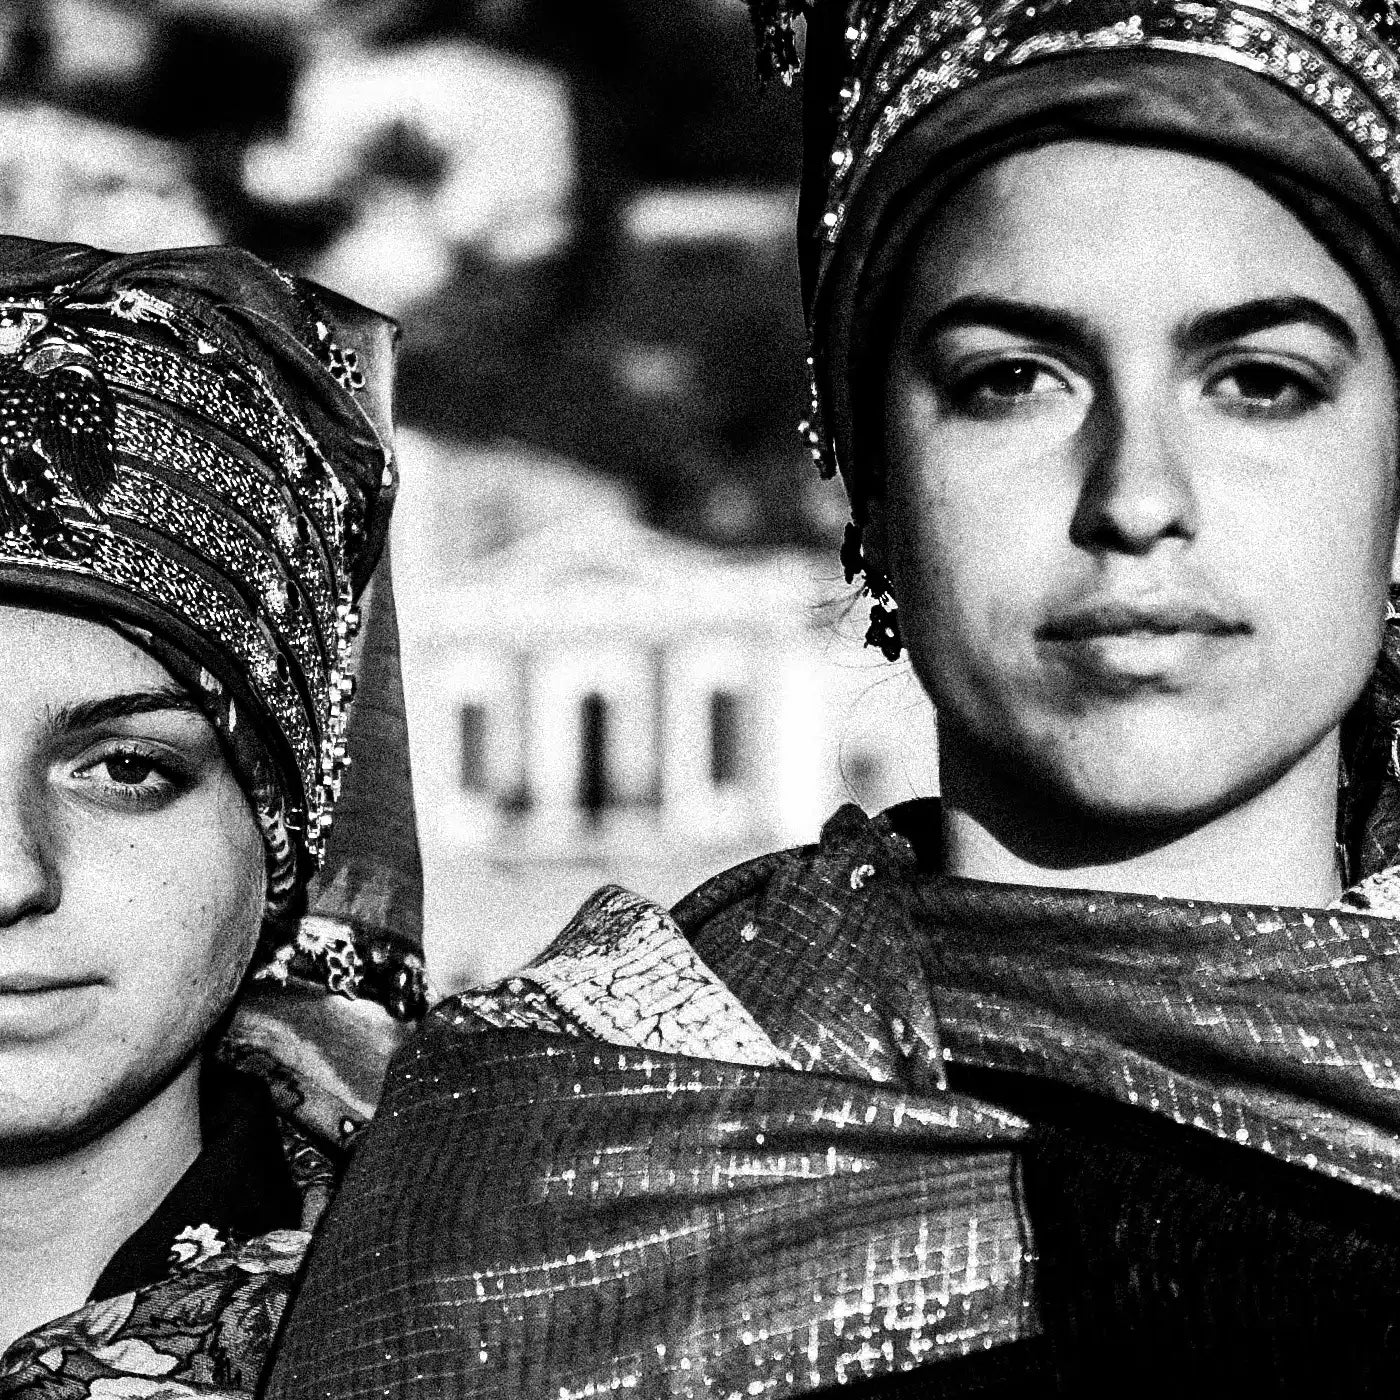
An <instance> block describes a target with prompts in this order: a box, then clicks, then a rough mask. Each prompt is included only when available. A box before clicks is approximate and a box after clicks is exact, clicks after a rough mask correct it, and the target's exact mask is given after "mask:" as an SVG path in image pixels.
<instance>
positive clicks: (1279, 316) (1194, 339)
mask: <svg viewBox="0 0 1400 1400" xmlns="http://www.w3.org/2000/svg"><path fill="white" fill-rule="evenodd" d="M1298 324H1303V325H1310V326H1316V327H1317V328H1318V329H1319V330H1320V331H1322V332H1323V333H1324V334H1326V335H1328V336H1330V337H1331V338H1332V339H1333V340H1335V341H1337V342H1338V344H1340V345H1342V346H1343V347H1345V349H1347V350H1348V351H1350V353H1351V354H1353V355H1354V354H1356V353H1357V350H1358V349H1359V348H1360V339H1359V337H1358V336H1357V334H1356V331H1355V329H1354V328H1353V327H1352V325H1351V323H1350V322H1349V321H1348V320H1347V319H1346V318H1345V317H1344V316H1342V315H1341V314H1339V313H1338V312H1336V311H1333V310H1332V308H1331V307H1329V306H1324V305H1323V304H1322V303H1321V302H1320V301H1316V300H1314V299H1313V298H1312V297H1303V296H1278V297H1259V298H1257V299H1255V300H1253V301H1246V302H1241V303H1240V304H1239V305H1237V306H1226V307H1222V308H1220V309H1219V310H1218V311H1204V312H1202V313H1201V314H1200V315H1199V316H1196V317H1193V318H1192V320H1191V321H1190V322H1189V323H1188V324H1187V325H1186V326H1185V327H1183V328H1182V330H1181V331H1180V333H1179V334H1178V336H1177V341H1178V344H1179V345H1180V346H1181V348H1182V349H1183V350H1187V351H1191V350H1202V349H1206V348H1209V347H1210V346H1212V345H1220V344H1222V343H1224V342H1227V341H1231V340H1242V339H1244V338H1245V337H1246V336H1251V335H1257V334H1258V333H1259V332H1260V331H1267V330H1272V329H1274V328H1275V327H1277V326H1289V325H1298ZM960 326H982V327H988V328H990V329H992V330H1000V331H1005V332H1006V333H1007V334H1008V335H1018V336H1022V337H1024V338H1025V339H1027V340H1047V341H1052V342H1056V341H1058V342H1060V343H1061V344H1063V343H1066V342H1069V343H1072V344H1077V345H1090V344H1092V343H1093V342H1094V340H1095V339H1096V336H1095V334H1094V329H1093V326H1092V325H1091V324H1090V323H1089V322H1088V321H1087V320H1086V319H1085V318H1084V317H1082V316H1076V315H1075V314H1074V313H1073V312H1071V311H1063V310H1060V309H1058V308H1056V307H1050V306H1038V305H1036V304H1034V303H1032V302H1024V301H1016V300H1015V299H1013V298H1010V297H997V296H988V295H985V294H982V293H972V294H970V295H968V296H965V297H959V298H957V300H956V301H951V302H949V303H948V305H947V306H945V307H942V308H940V309H939V310H938V311H936V312H935V313H934V314H933V315H932V316H931V317H930V318H929V320H928V322H927V323H926V324H925V325H924V327H923V328H922V330H920V332H919V336H918V345H919V348H920V349H921V350H924V349H927V348H928V346H929V345H930V344H931V343H932V342H933V340H934V339H935V338H936V337H937V336H939V335H942V334H943V333H944V332H945V331H949V330H954V329H957V328H958V327H960Z"/></svg>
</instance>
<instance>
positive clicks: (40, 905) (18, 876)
mask: <svg viewBox="0 0 1400 1400" xmlns="http://www.w3.org/2000/svg"><path fill="white" fill-rule="evenodd" d="M59 888H60V885H59V872H58V865H57V861H56V859H55V841H54V834H53V831H52V823H51V822H50V820H49V818H48V814H47V813H46V811H45V809H44V803H43V799H42V797H41V796H40V795H39V794H38V793H36V792H35V791H34V788H33V786H32V785H31V784H29V783H27V782H23V781H16V780H14V778H13V777H12V776H10V775H8V774H6V773H5V772H4V767H3V765H0V927H4V928H7V927H9V926H10V925H12V924H16V923H19V922H20V921H21V920H22V919H24V918H26V917H29V916H31V915H34V914H46V913H52V912H53V911H54V910H55V909H56V908H57V907H58V902H59Z"/></svg>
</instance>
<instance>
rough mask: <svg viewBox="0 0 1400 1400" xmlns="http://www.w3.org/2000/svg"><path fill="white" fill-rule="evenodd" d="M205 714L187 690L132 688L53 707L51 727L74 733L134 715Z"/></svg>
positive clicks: (50, 717)
mask: <svg viewBox="0 0 1400 1400" xmlns="http://www.w3.org/2000/svg"><path fill="white" fill-rule="evenodd" d="M170 710H173V711H176V712H184V713H189V714H201V713H202V711H201V710H200V708H199V706H198V705H196V704H195V702H194V700H193V699H192V698H191V697H190V696H189V695H188V694H186V693H185V692H184V691H183V690H178V689H175V688H174V687H171V688H170V689H157V690H130V691H124V692H123V693H122V694H120V695H108V696H105V697H104V698H103V699H101V700H84V701H81V702H80V703H79V704H76V705H60V706H59V707H58V708H57V709H55V710H50V711H49V715H48V726H49V729H50V731H51V732H53V733H55V734H72V733H75V732H76V731H78V730H82V729H95V728H97V727H98V726H100V725H103V724H110V723H111V722H112V721H113V720H115V719H128V718H130V717H131V716H132V715H151V714H160V713H162V712H165V711H170Z"/></svg>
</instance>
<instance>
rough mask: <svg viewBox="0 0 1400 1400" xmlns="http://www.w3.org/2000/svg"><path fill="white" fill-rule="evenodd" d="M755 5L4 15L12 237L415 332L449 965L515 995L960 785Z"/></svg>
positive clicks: (434, 912)
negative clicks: (514, 984) (759, 865)
mask: <svg viewBox="0 0 1400 1400" xmlns="http://www.w3.org/2000/svg"><path fill="white" fill-rule="evenodd" d="M750 44H751V40H750V34H749V27H748V19H747V14H746V12H745V9H744V7H743V5H742V3H740V0H666V3H664V4H662V3H657V0H592V3H588V4H580V3H579V0H6V3H5V4H4V5H3V6H0V229H3V230H4V231H7V232H15V233H25V234H30V235H33V236H37V237H45V238H73V239H78V240H81V241H84V242H91V243H95V244H98V245H99V246H106V247H112V248H118V249H135V248H140V247H154V246H162V245H163V246H178V245H182V244H189V243H201V242H213V241H229V242H236V243H241V244H244V245H245V246H247V247H250V248H252V249H253V250H254V251H256V252H258V253H261V254H262V255H263V256H265V257H268V258H271V259H272V260H274V261H276V262H279V263H281V264H283V265H284V266H287V267H290V268H292V269H294V270H296V271H298V272H301V273H304V274H307V275H309V276H312V277H315V278H317V279H319V280H321V281H323V282H325V283H327V284H328V285H330V286H333V287H335V288H337V289H338V290H340V291H343V292H346V293H348V294H350V295H352V296H355V297H358V298H360V299H361V300H364V301H366V302H369V303H370V304H372V305H375V306H378V307H380V308H381V309H383V310H386V311H389V312H391V313H393V314H395V315H396V316H398V317H399V318H400V319H401V320H402V322H403V325H404V331H405V339H404V354H403V360H402V378H401V390H400V407H401V416H402V419H403V421H404V422H405V424H406V425H407V427H406V431H405V433H404V437H403V443H402V452H401V459H402V466H403V483H404V486H403V497H402V504H401V510H400V515H399V518H398V521H397V524H396V529H395V546H394V547H395V565H396V571H397V577H398V586H399V593H400V607H401V611H402V615H403V616H402V620H403V624H404V630H405V637H404V646H405V665H406V677H407V684H408V687H409V707H410V723H411V726H412V733H413V743H414V770H415V781H416V783H417V786H418V792H419V820H420V824H421V827H422V832H423V837H424V844H425V852H424V856H425V868H426V873H427V877H428V881H429V890H428V920H429V930H428V939H429V957H430V962H431V965H432V969H433V971H434V974H435V977H436V980H437V981H438V982H439V983H440V984H441V985H443V986H453V985H457V984H460V983H461V982H463V981H465V980H468V979H470V978H473V977H478V976H485V975H491V974H494V973H497V972H500V971H503V970H505V969H507V968H509V967H510V966H512V965H513V964H515V963H517V962H518V961H520V960H521V959H522V958H524V957H526V956H528V955H529V954H530V953H532V952H533V951H534V950H535V949H536V948H537V947H538V946H540V944H541V943H542V942H543V941H545V940H546V939H547V937H548V935H549V934H550V932H551V931H552V930H553V929H555V928H556V927H557V926H558V925H559V924H560V923H561V922H562V921H563V920H564V919H565V918H566V917H567V916H568V914H569V913H570V912H572V910H573V908H574V907H576V905H577V904H578V903H579V902H580V900H581V899H582V898H583V897H584V895H585V894H586V893H587V892H588V891H589V890H590V889H591V888H592V887H593V886H594V885H596V884H597V883H599V881H600V880H602V879H604V878H618V879H621V880H623V881H624V882H626V883H630V884H633V885H635V886H636V887H637V888H640V889H642V890H644V891H646V892H648V893H651V894H653V895H655V896H657V897H659V898H662V899H666V900H670V899H674V898H676V897H678V896H679V895H680V894H682V893H684V892H685V890H687V889H688V888H690V887H691V886H692V885H694V884H695V883H696V882H697V881H698V880H699V879H701V878H703V876H705V875H706V874H708V873H710V872H712V871H714V870H717V869H719V868H720V867H721V866H722V865H724V864H726V863H731V862H733V861H734V860H737V859H741V858H743V857H744V856H746V855H749V854H753V853H756V852H758V851H761V850H764V849H770V848H772V847H773V846H774V845H777V844H793V843H797V842H800V841H806V840H810V839H812V838H813V837H814V836H815V834H816V831H817V828H818V826H819V824H820V821H821V818H822V817H823V816H824V815H825V814H826V813H827V812H829V811H830V810H831V809H832V808H833V807H834V806H836V805H837V804H838V803H839V802H840V801H843V800H849V799H855V800H858V801H861V802H862V803H863V804H864V805H866V806H867V808H876V807H879V806H881V805H884V804H885V803H888V802H891V801H898V800H901V799H903V798H905V797H908V796H912V795H914V794H916V793H924V792H929V791H933V790H935V789H936V784H937V773H936V761H935V757H934V745H933V729H932V717H931V715H930V713H929V712H928V708H927V705H926V703H925V702H924V701H923V700H922V698H921V695H920V692H919V690H918V687H917V684H916V682H915V681H914V679H913V678H912V676H911V675H910V674H909V672H908V670H907V667H906V665H905V664H904V663H900V664H899V665H897V666H893V667H892V666H889V665H888V664H886V663H885V662H883V661H881V660H880V659H879V658H878V657H877V656H876V655H875V654H874V653H871V652H867V651H865V650H864V649H863V648H862V646H861V644H860V637H861V634H862V631H863V627H862V625H861V623H862V615H861V613H860V612H859V611H856V612H854V613H853V612H852V608H851V598H850V593H851V590H850V589H848V588H847V587H846V586H845V585H844V584H843V583H842V581H841V579H840V573H839V567H838V565H837V563H836V545H837V542H838V540H839V537H840V530H841V526H842V524H843V522H844V519H845V502H844V497H843V496H842V493H841V491H840V488H839V486H837V485H836V484H834V483H829V482H828V483H823V482H820V481H818V480H817V479H816V478H815V476H814V474H813V473H812V470H811V466H810V461H809V459H808V458H807V456H806V454H805V452H804V451H803V449H802V448H801V447H800V445H799V444H798V442H797V437H796V433H795V430H794V425H795V423H796V421H797V419H798V417H799V416H800V413H801V407H802V401H803V383H802V357H803V353H804V352H803V345H802V329H801V311H800V306H799V301H798V292H797V274H796V267H795V259H794V255H793V234H792V224H793V216H794V212H795V204H796V193H795V183H796V172H797V168H798V158H799V138H798V113H799V102H798V98H797V95H796V93H794V92H789V91H787V90H786V89H782V88H778V87H775V88H772V89H770V90H769V91H767V92H760V91H759V89H758V87H757V84H756V82H755V80H754V77H753V61H752V56H751V49H750Z"/></svg>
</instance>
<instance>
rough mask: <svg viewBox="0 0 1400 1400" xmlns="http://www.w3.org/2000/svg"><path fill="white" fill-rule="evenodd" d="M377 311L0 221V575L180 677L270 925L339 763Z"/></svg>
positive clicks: (227, 253) (247, 258) (374, 425)
mask: <svg viewBox="0 0 1400 1400" xmlns="http://www.w3.org/2000/svg"><path fill="white" fill-rule="evenodd" d="M396 334H397V328H396V327H395V325H394V324H393V322H391V321H389V320H388V319H386V318H385V317H382V316H380V315H378V314H377V313H375V312H372V311H368V310H366V309H365V308H363V307H360V306H357V305H355V304H354V303H352V302H349V301H347V300H345V299H343V298H340V297H338V296H336V295H335V294H333V293H330V292H327V291H325V290H324V289H321V288H317V287H313V286H311V285H310V284H307V283H304V282H300V281H297V280H295V279H293V278H290V277H288V276H286V275H284V274H283V273H280V272H278V271H277V270H275V269H273V268H271V267H269V266H267V265H266V264H265V263H263V262H261V261H259V260H258V259H257V258H255V257H253V256H252V255H251V254H248V253H245V252H242V251H240V250H238V249H234V248H202V249H190V250H177V251H165V252H155V253H141V254H136V255H132V256H119V255H114V254H111V253H105V252H101V251H98V250H95V249H92V248H86V247H80V246H76V245H53V244H45V243H37V242H33V241H30V240H27V239H18V238H0V590H3V591H4V593H5V594H7V595H9V596H11V597H16V596H17V597H31V598H36V599H38V600H41V601H46V602H54V601H57V602H58V603H60V604H61V605H62V606H64V607H65V608H68V609H71V610H74V611H79V612H87V613H90V614H92V615H93V616H94V617H96V618H98V619H100V620H101V621H103V622H106V623H108V624H109V625H111V626H113V627H115V628H117V629H118V630H119V631H122V632H123V633H124V634H125V635H127V636H129V637H131V638H132V639H133V640H135V641H137V642H138V643H139V644H140V645H142V646H143V647H145V648H146V649H147V650H149V651H150V652H151V653H152V654H153V655H155V656H156V657H157V659H158V660H160V661H161V662H162V663H163V664H164V665H165V666H166V668H167V669H168V670H170V671H171V672H172V674H174V675H175V676H176V677H177V678H178V679H179V680H181V681H182V682H183V683H184V684H185V685H186V686H187V687H188V688H189V690H190V691H191V693H192V694H193V695H194V696H195V698H196V699H197V700H198V701H199V702H200V703H201V705H202V706H203V708H204V710H205V712H206V713H207V715H208V716H209V718H210V720H211V721H212V722H213V724H214V725H215V728H216V729H217V730H218V732H219V734H220V736H221V738H222V739H223V741H224V743H225V746H226V749H227V751H228V753H229V755H230V757H231V759H232V762H233V764H234V767H235V769H236V771H237V773H238V775H239V777H240V780H241V781H242V784H243V786H244V789H245V791H246V792H247V794H248V796H249V799H250V802H251V804H252V806H253V808H254V810H255V811H256V813H257V815H258V819H259V821H260V823H261V826H262V830H263V835H264V840H265V844H266V847H267V853H268V872H269V901H268V913H269V921H268V922H269V927H270V928H271V929H273V930H277V929H278V928H280V929H281V930H282V937H283V938H284V939H285V938H286V937H287V936H289V935H288V927H289V926H290V925H292V924H295V922H296V921H297V919H298V917H299V916H300V915H301V914H302V913H303V912H304V908H305V894H306V886H307V882H308V880H309V879H310V877H311V876H312V875H313V873H314V872H315V871H316V869H317V868H318V866H319V865H320V864H321V862H322V859H323V857H324V855H325V851H326V845H327V836H328V832H329V828H330V824H331V812H332V808H333V806H334V804H335V801H336V798H337V797H338V795H339V792H340V787H341V782H342V777H343V775H344V773H345V770H346V768H347V765H348V762H349V758H348V754H347V746H346V729H347V723H348V719H349V701H350V698H351V696H352V695H353V694H354V688H355V683H354V680H353V678H352V676H351V661H352V646H353V643H354V640H355V636H356V632H357V628H358V621H359V619H358V615H357V607H356V604H357V600H358V599H359V596H360V594H361V592H362V590H363V589H364V588H365V585H366V584H367V582H368V581H369V579H370V576H371V574H372V573H373V571H374V567H375V563H376V560H377V558H378V556H379V554H380V551H381V547H382V545H383V542H384V539H385V533H386V530H387V526H388V517H389V509H390V505H391V503H392V499H393V495H394V489H395V472H394V465H393V457H392V449H391V446H390V444H391V436H390V434H391V389H392V371H393V345H394V340H395V337H396ZM388 606H389V609H390V618H392V598H390V599H389V604H388ZM395 680H397V671H395ZM410 821H411V810H410ZM314 912H315V911H314V910H313V914H314ZM303 922H304V923H305V922H309V923H313V924H314V922H315V920H314V919H312V920H309V921H303ZM300 941H301V943H303V944H305V943H307V935H306V934H305V933H303V935H302V937H301V940H300ZM311 942H316V939H315V938H314V936H313V937H312V938H311ZM320 942H322V943H325V944H326V945H327V946H326V947H324V948H322V947H320V946H317V947H315V948H312V947H310V946H309V945H308V946H307V947H304V948H302V949H300V951H301V952H302V953H304V954H306V955H307V956H306V957H303V958H302V959H301V961H302V963H304V964H305V965H306V969H307V971H308V974H309V975H310V976H311V977H312V978H313V980H319V981H320V982H322V983H323V984H329V986H330V988H331V990H337V991H348V992H354V991H355V990H357V989H358V988H357V984H358V982H359V981H360V969H359V967H358V960H357V958H356V956H355V953H354V949H353V947H350V946H348V945H346V946H341V944H342V943H343V940H341V941H340V943H337V940H335V939H331V938H328V937H323V938H321V940H320ZM333 944H334V945H335V946H332V945H333ZM295 947H296V945H295V944H291V943H285V942H284V946H283V947H282V948H281V949H279V950H278V952H277V953H276V954H275V955H274V956H273V959H272V961H273V965H274V975H279V974H282V973H285V972H286V970H287V968H288V966H289V965H291V964H292V963H293V961H294V953H293V952H292V951H288V950H289V949H293V950H295ZM313 967H315V968H316V969H317V970H316V971H314V972H313V971H311V969H312V968H313ZM418 967H419V970H420V976H419V980H420V982H421V960H420V961H419V964H418ZM400 990H402V989H400ZM420 999H421V998H420Z"/></svg>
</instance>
